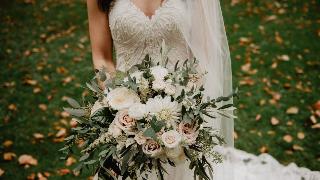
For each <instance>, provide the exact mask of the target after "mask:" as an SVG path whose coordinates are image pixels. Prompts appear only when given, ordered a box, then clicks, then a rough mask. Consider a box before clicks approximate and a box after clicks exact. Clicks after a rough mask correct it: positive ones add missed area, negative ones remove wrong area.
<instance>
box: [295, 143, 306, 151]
mask: <svg viewBox="0 0 320 180" xmlns="http://www.w3.org/2000/svg"><path fill="white" fill-rule="evenodd" d="M292 149H293V150H295V151H303V150H304V149H303V147H301V146H299V145H297V144H294V145H293V147H292Z"/></svg>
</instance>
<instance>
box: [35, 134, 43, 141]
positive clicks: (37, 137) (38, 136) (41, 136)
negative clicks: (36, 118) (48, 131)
mask: <svg viewBox="0 0 320 180" xmlns="http://www.w3.org/2000/svg"><path fill="white" fill-rule="evenodd" d="M33 137H34V138H35V139H38V140H39V139H43V138H44V135H43V134H41V133H33Z"/></svg>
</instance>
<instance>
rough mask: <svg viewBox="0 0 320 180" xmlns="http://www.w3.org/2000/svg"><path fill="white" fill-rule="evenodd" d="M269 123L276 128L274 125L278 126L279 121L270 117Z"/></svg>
mask: <svg viewBox="0 0 320 180" xmlns="http://www.w3.org/2000/svg"><path fill="white" fill-rule="evenodd" d="M270 122H271V124H272V125H274V126H276V125H278V124H279V123H280V121H279V120H278V119H277V118H275V117H272V118H271V120H270Z"/></svg>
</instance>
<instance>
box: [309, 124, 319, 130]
mask: <svg viewBox="0 0 320 180" xmlns="http://www.w3.org/2000/svg"><path fill="white" fill-rule="evenodd" d="M311 128H312V129H320V123H318V124H315V125H313V126H311Z"/></svg>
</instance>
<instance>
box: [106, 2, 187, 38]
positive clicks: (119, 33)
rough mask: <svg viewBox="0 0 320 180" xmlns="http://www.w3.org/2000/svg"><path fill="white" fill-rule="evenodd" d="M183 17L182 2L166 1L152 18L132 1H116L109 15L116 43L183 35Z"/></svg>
mask: <svg viewBox="0 0 320 180" xmlns="http://www.w3.org/2000/svg"><path fill="white" fill-rule="evenodd" d="M183 15H184V8H183V5H182V3H181V0H166V1H165V2H164V3H163V4H162V5H161V7H159V8H158V9H156V10H155V12H154V15H152V16H147V15H146V14H145V13H144V12H143V11H142V10H141V9H139V8H138V7H137V6H136V5H135V4H134V3H133V2H132V1H131V0H116V2H115V4H114V6H113V8H112V9H111V11H110V14H109V25H110V29H111V33H112V37H113V39H114V40H115V41H117V40H122V39H128V38H134V37H139V38H141V37H144V38H146V39H148V38H149V39H150V38H157V37H159V38H160V37H161V36H166V37H168V36H176V35H178V34H181V31H180V29H181V25H182V23H183V20H184V18H183V17H184V16H183ZM141 35H142V36H141Z"/></svg>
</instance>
